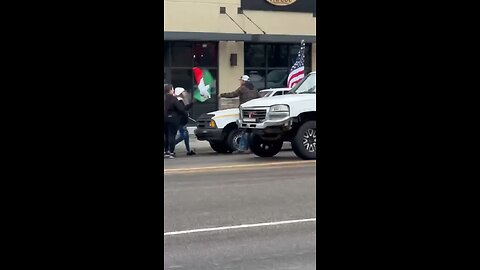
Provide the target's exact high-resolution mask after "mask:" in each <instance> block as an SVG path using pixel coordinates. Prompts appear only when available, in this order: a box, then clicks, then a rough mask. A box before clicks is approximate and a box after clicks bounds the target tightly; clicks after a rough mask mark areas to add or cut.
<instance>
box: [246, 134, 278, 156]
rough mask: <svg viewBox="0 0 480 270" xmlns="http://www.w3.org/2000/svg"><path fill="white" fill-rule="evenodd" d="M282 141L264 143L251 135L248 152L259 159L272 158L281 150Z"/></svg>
mask: <svg viewBox="0 0 480 270" xmlns="http://www.w3.org/2000/svg"><path fill="white" fill-rule="evenodd" d="M282 145H283V141H265V140H262V138H260V136H258V135H253V138H252V141H251V143H250V150H252V152H253V153H254V154H255V155H257V156H259V157H273V156H275V155H276V154H278V152H280V150H282Z"/></svg>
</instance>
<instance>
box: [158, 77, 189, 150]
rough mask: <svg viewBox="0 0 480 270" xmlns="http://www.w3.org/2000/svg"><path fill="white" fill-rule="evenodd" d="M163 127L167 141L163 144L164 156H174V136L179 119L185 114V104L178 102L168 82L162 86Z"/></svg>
mask: <svg viewBox="0 0 480 270" xmlns="http://www.w3.org/2000/svg"><path fill="white" fill-rule="evenodd" d="M164 93H165V103H164V115H163V117H164V123H165V124H164V128H165V130H166V137H167V143H166V144H165V152H164V157H166V158H174V156H175V136H176V135H177V131H178V128H179V126H180V121H181V118H182V117H183V116H186V115H187V112H186V111H185V106H183V104H182V102H180V101H179V100H178V99H177V98H176V97H175V96H174V92H173V86H172V85H170V84H168V85H165V86H164Z"/></svg>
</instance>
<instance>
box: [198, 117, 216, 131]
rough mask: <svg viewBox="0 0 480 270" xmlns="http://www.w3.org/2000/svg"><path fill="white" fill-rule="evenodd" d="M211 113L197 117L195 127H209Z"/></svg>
mask: <svg viewBox="0 0 480 270" xmlns="http://www.w3.org/2000/svg"><path fill="white" fill-rule="evenodd" d="M213 116H214V115H213V114H202V115H201V116H200V117H199V118H198V119H197V128H210V125H209V123H210V120H212V117H213Z"/></svg>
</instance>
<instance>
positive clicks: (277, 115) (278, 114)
mask: <svg viewBox="0 0 480 270" xmlns="http://www.w3.org/2000/svg"><path fill="white" fill-rule="evenodd" d="M289 116H290V108H289V107H288V105H273V106H272V107H270V111H269V112H268V119H270V120H278V119H284V118H287V117H289Z"/></svg>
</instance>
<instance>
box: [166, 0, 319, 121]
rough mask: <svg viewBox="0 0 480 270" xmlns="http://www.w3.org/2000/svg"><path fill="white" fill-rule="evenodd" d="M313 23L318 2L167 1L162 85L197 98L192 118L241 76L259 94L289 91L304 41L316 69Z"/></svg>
mask: <svg viewBox="0 0 480 270" xmlns="http://www.w3.org/2000/svg"><path fill="white" fill-rule="evenodd" d="M315 23H316V12H315V1H314V0H164V81H165V82H169V83H172V84H173V85H174V86H175V87H183V88H185V89H186V90H187V91H189V92H190V93H191V94H192V95H193V97H194V105H193V107H192V112H191V115H192V117H193V118H197V117H198V116H200V115H201V114H203V113H206V112H210V111H214V110H217V109H218V108H219V107H220V106H219V105H220V104H219V102H220V103H221V102H222V101H219V99H218V96H219V94H220V93H224V92H230V91H233V90H235V89H236V88H237V87H238V86H239V81H238V79H239V78H240V76H241V75H243V74H247V75H249V76H250V78H251V81H252V82H253V84H254V85H255V87H256V88H257V89H259V90H261V89H266V88H276V87H285V86H286V80H287V76H288V72H289V70H290V68H291V66H292V65H293V63H294V62H295V60H296V57H297V53H298V50H299V48H300V42H301V40H304V41H305V43H306V52H305V71H306V72H310V71H314V70H316V25H315Z"/></svg>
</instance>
